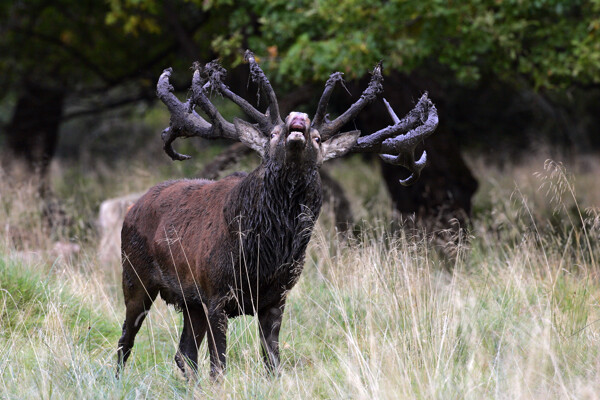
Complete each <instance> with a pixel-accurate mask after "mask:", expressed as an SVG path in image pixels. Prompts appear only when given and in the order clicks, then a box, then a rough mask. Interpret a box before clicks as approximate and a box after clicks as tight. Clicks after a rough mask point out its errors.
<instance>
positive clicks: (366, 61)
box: [107, 0, 600, 88]
mask: <svg viewBox="0 0 600 400" xmlns="http://www.w3.org/2000/svg"><path fill="white" fill-rule="evenodd" d="M188 2H189V3H192V4H194V5H195V6H197V7H199V8H201V9H202V10H203V11H204V12H205V13H206V15H207V18H208V21H212V20H218V21H221V22H222V23H221V24H218V25H217V24H214V25H211V28H212V29H211V30H210V31H208V32H206V33H208V35H207V37H208V38H210V39H209V40H208V42H209V43H210V47H211V50H213V51H215V52H216V53H217V54H219V55H221V56H222V57H224V58H231V57H232V56H235V57H236V62H239V61H240V60H241V57H242V50H243V49H244V46H248V47H250V48H252V49H253V50H254V51H255V52H256V53H257V54H259V55H260V56H264V60H263V61H264V64H265V65H267V68H269V69H270V70H271V73H276V74H277V75H278V77H279V78H280V79H281V78H283V77H284V78H285V79H287V80H291V81H293V82H295V83H299V82H303V81H306V80H323V79H326V78H327V76H328V75H329V74H330V73H331V72H332V71H334V70H339V71H342V72H344V73H346V74H347V76H348V77H350V78H353V77H357V76H361V75H362V74H364V72H365V71H366V70H368V69H370V68H371V67H372V65H374V64H375V63H376V62H377V61H379V60H381V59H384V60H385V63H386V66H387V67H388V68H393V69H397V70H401V71H404V72H411V71H414V70H417V69H420V68H423V67H427V66H429V65H431V64H432V63H437V64H440V65H442V66H444V67H446V68H447V69H448V70H449V71H451V72H452V74H454V76H455V77H456V78H458V79H460V80H461V81H463V82H465V83H470V82H476V81H478V80H479V79H481V78H482V77H484V76H486V75H489V74H493V75H497V76H499V77H500V78H502V79H504V80H506V81H510V82H512V83H517V84H519V83H520V84H523V83H526V84H528V85H530V86H532V87H535V88H541V87H546V88H552V87H564V86H568V85H570V84H572V83H573V82H577V83H581V84H588V83H595V84H597V83H599V82H600V36H599V32H600V2H599V1H598V0H571V1H563V0H468V1H458V2H447V1H439V0H429V1H417V0H408V1H401V0H393V1H387V2H379V1H373V0H346V1H330V0H324V1H317V2H315V1H308V0H296V1H287V0H258V1H240V2H236V3H235V5H232V3H233V2H231V1H200V0H189V1H188ZM157 4H158V3H157V2H156V1H155V0H148V1H143V0H111V1H110V5H111V11H110V12H109V13H108V17H107V21H109V22H114V21H117V20H120V21H123V25H124V28H125V30H126V31H127V32H139V31H141V30H146V31H148V32H153V31H156V30H159V29H160V27H161V26H163V25H164V23H162V22H161V13H160V8H159V7H158V6H157ZM203 40H204V41H206V39H203ZM307 60H310V62H307Z"/></svg>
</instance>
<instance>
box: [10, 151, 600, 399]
mask: <svg viewBox="0 0 600 400" xmlns="http://www.w3.org/2000/svg"><path fill="white" fill-rule="evenodd" d="M346 162H347V163H349V164H350V165H348V164H335V165H334V166H333V167H332V174H333V175H334V176H336V177H337V178H339V179H340V180H341V181H342V183H343V184H344V186H346V188H347V190H348V193H349V194H350V195H351V196H352V202H353V204H352V205H353V207H354V210H355V212H356V215H357V217H358V219H359V220H363V221H364V226H365V229H364V230H363V231H362V233H361V236H360V237H359V238H357V239H351V240H340V238H338V237H336V235H335V233H334V232H333V231H332V228H331V225H330V223H329V214H330V213H329V211H328V210H324V212H323V215H322V217H321V219H320V221H319V223H318V225H317V227H316V230H315V232H314V235H313V238H312V241H311V244H310V247H309V251H308V253H307V258H306V263H305V270H304V273H303V275H302V277H301V279H300V281H299V283H298V285H297V286H296V287H295V288H294V289H293V291H292V292H291V295H290V298H289V301H288V307H287V309H286V314H285V317H284V323H283V329H282V334H281V347H282V364H283V368H282V374H281V376H280V377H278V378H273V377H270V376H268V375H266V374H265V373H264V368H263V366H262V360H261V357H260V348H259V341H258V332H257V323H256V321H255V320H254V319H253V318H249V317H245V318H238V319H236V320H234V321H233V322H232V323H230V329H229V334H228V344H229V347H228V371H227V374H226V376H225V378H224V380H223V381H222V383H220V384H213V383H211V382H210V380H209V379H208V370H209V366H208V357H207V351H206V344H205V343H204V344H203V345H202V348H201V351H200V354H201V357H200V358H201V359H200V374H199V378H198V379H197V380H196V381H193V382H188V381H186V380H185V379H184V378H183V377H182V376H181V374H180V373H179V371H178V370H177V368H176V366H175V363H174V362H173V356H174V354H175V349H176V346H177V343H178V339H179V333H180V329H181V315H180V314H178V313H176V312H175V311H174V310H173V309H171V308H168V307H166V306H165V305H164V303H163V302H162V301H160V300H159V301H157V302H156V303H155V307H154V308H153V309H152V312H151V313H150V316H149V317H148V318H147V319H146V322H145V323H144V326H143V327H142V330H141V331H140V333H139V335H138V337H137V339H136V345H135V347H134V349H133V354H132V356H131V358H130V361H129V363H128V365H127V367H126V369H125V371H124V373H123V376H122V378H121V379H120V380H116V379H115V378H114V372H115V362H116V354H115V353H116V344H117V340H118V338H119V336H120V326H121V323H122V322H123V317H124V306H123V303H122V294H121V293H120V267H119V265H118V264H117V263H115V264H114V265H113V264H111V265H100V263H99V262H98V260H97V256H96V251H97V249H96V248H95V243H96V242H97V236H96V233H95V230H94V228H93V218H94V215H95V213H96V212H97V207H98V204H99V201H100V200H101V199H102V198H103V197H107V196H113V195H119V194H125V193H128V192H132V191H136V190H141V189H143V188H147V187H149V186H150V185H151V184H152V183H154V182H156V181H158V180H161V179H163V178H166V177H176V176H181V175H183V174H185V173H189V170H188V171H187V172H186V171H182V170H180V169H179V170H178V169H177V168H190V169H192V167H190V166H186V167H180V166H173V167H164V168H162V167H160V168H158V169H154V170H152V171H151V172H149V171H148V169H146V168H143V167H135V166H128V167H127V168H120V169H106V170H104V171H103V170H102V169H98V171H97V172H95V175H89V174H81V173H77V172H73V171H71V170H69V169H66V168H65V169H63V170H60V171H55V172H54V174H55V180H54V187H55V188H56V190H57V193H58V194H59V195H60V196H61V197H62V198H63V199H66V200H65V203H64V208H65V210H66V217H68V218H70V220H71V224H70V227H69V228H68V229H66V230H65V231H64V232H58V233H57V232H54V233H49V232H47V231H46V229H45V228H44V227H43V226H42V225H41V224H40V223H39V212H38V211H36V210H37V209H38V208H39V207H37V200H36V198H35V196H34V195H33V194H32V193H33V192H32V191H31V190H28V189H27V188H23V189H19V190H15V189H14V188H9V187H6V186H4V187H1V188H0V189H1V191H0V196H1V198H0V228H1V229H2V230H3V236H0V238H2V240H0V398H3V399H4V398H7V399H12V398H15V399H16V398H18V399H21V398H35V399H38V398H44V399H50V398H56V399H63V398H86V399H87V398H102V399H105V398H119V399H120V398H127V399H129V398H157V399H160V398H196V397H200V398H213V399H223V398H252V399H262V398H269V399H271V398H285V399H289V398H306V399H313V398H317V399H330V398H334V399H337V398H339V399H342V398H343V399H348V398H353V399H373V398H382V399H398V398H422V399H431V398H438V399H452V398H460V399H462V398H469V399H482V398H506V399H516V398H536V399H537V398H539V399H548V398H560V399H565V398H577V399H582V398H589V399H595V398H598V397H599V393H600V307H599V304H598V301H599V299H600V282H599V279H598V278H599V273H600V269H599V266H598V263H599V262H600V244H599V243H598V238H599V233H600V213H599V209H598V208H597V207H598V205H600V181H599V180H598V176H599V173H600V161H599V160H596V159H585V160H580V161H579V162H578V163H573V164H570V165H569V166H568V167H564V166H562V165H561V164H558V163H554V162H549V161H548V162H544V157H533V159H530V160H529V161H528V163H527V164H524V165H518V166H513V167H510V168H509V169H508V168H505V169H499V168H494V167H490V166H487V165H486V164H485V162H484V161H483V160H474V161H472V165H473V166H474V170H475V171H477V173H478V178H479V180H480V184H481V187H480V191H479V192H478V194H477V196H476V198H475V205H474V221H473V227H472V230H471V231H470V236H469V238H468V240H466V241H465V243H463V244H462V245H461V246H460V248H459V251H458V253H457V257H456V258H455V259H453V260H451V264H452V268H451V270H449V269H447V268H446V267H444V266H442V263H441V262H440V259H439V253H438V252H437V251H436V249H435V248H433V246H432V245H430V244H428V243H425V242H423V241H422V240H420V239H416V238H411V237H406V236H404V235H402V234H393V233H392V232H390V229H389V227H390V220H391V218H392V217H391V212H390V203H389V199H388V198H387V196H386V193H385V189H384V187H383V185H382V183H381V182H380V181H379V175H378V173H377V168H376V167H374V166H373V165H367V164H364V163H363V162H362V161H361V160H360V159H358V158H353V159H350V160H348V161H346ZM349 169H351V170H352V172H353V173H352V175H351V176H349V175H348V174H347V171H348V170H349ZM117 171H118V172H117ZM114 182H123V183H122V184H120V186H119V185H115V184H114ZM65 238H66V239H71V240H74V241H76V242H77V243H78V244H80V246H81V248H82V250H81V251H80V253H79V254H77V255H76V256H75V257H73V258H70V259H64V258H62V257H58V256H57V255H56V251H55V250H54V248H53V243H54V242H55V241H56V240H59V239H63V240H64V239H65Z"/></svg>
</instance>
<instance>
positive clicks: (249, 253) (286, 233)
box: [236, 161, 322, 285]
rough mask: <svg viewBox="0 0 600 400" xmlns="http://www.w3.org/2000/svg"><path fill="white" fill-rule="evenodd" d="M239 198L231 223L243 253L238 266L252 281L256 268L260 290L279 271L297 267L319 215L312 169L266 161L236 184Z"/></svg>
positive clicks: (315, 173) (318, 184) (318, 182)
mask: <svg viewBox="0 0 600 400" xmlns="http://www.w3.org/2000/svg"><path fill="white" fill-rule="evenodd" d="M239 195H240V196H239V201H240V204H239V208H238V210H239V212H238V213H237V215H236V216H239V218H240V219H239V220H238V221H236V224H237V227H239V228H241V229H240V231H241V232H242V238H241V240H242V241H243V246H242V248H243V249H244V254H240V257H241V260H240V261H241V262H242V263H245V265H246V268H247V269H248V272H249V273H250V274H251V275H250V276H256V275H255V274H256V271H257V269H258V273H259V278H260V281H261V285H262V284H268V283H270V282H271V281H272V280H273V279H276V278H277V276H278V275H279V272H289V271H290V268H301V267H302V262H303V261H304V253H305V250H306V246H307V245H308V241H309V240H310V236H311V233H312V229H313V227H314V224H315V221H316V219H317V217H318V216H319V212H320V211H321V202H322V193H321V179H320V176H319V172H318V170H317V169H316V168H314V167H313V168H310V169H307V168H302V167H301V166H294V167H290V166H282V165H280V164H277V163H274V162H268V161H267V162H266V163H264V164H262V165H261V166H260V167H258V168H257V169H256V170H255V171H253V172H252V173H251V174H250V175H248V177H247V178H246V179H245V180H244V181H243V182H242V183H241V184H240V192H239ZM298 272H299V271H298ZM284 275H285V274H284Z"/></svg>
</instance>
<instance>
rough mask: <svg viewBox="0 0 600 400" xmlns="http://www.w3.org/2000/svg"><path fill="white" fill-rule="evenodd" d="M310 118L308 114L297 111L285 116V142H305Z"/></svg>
mask: <svg viewBox="0 0 600 400" xmlns="http://www.w3.org/2000/svg"><path fill="white" fill-rule="evenodd" d="M309 125H310V119H309V118H308V115H306V114H304V113H299V112H292V113H290V115H289V116H288V118H287V126H288V136H287V143H289V144H292V143H298V144H303V143H306V140H307V137H306V136H307V135H308V127H309Z"/></svg>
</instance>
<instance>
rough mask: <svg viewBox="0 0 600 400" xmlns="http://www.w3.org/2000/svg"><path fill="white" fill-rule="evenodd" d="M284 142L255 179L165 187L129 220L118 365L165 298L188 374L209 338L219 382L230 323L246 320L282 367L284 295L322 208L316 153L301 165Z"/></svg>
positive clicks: (305, 153)
mask: <svg viewBox="0 0 600 400" xmlns="http://www.w3.org/2000/svg"><path fill="white" fill-rule="evenodd" d="M282 136H284V139H282V141H281V143H277V142H276V143H273V144H272V149H271V153H273V155H267V157H266V160H265V161H264V162H263V164H262V165H261V166H259V167H258V168H257V169H256V170H255V171H253V172H252V173H250V174H245V173H236V174H233V175H231V176H228V177H226V178H224V179H222V180H220V181H216V182H214V181H208V180H179V181H169V182H164V183H161V184H159V185H157V186H155V187H153V188H152V189H150V190H149V191H148V192H147V193H146V194H145V195H144V196H142V198H140V200H139V201H138V202H137V203H136V204H135V205H134V206H133V207H132V208H131V209H130V210H129V212H128V213H127V215H126V217H125V221H124V224H123V230H122V250H123V291H124V294H125V303H126V307H127V315H126V320H125V323H124V324H123V336H122V338H121V340H120V341H119V365H122V364H124V362H125V361H126V359H127V358H128V356H129V353H130V350H131V347H132V346H133V341H134V337H135V334H136V333H137V331H138V330H139V327H140V325H141V323H142V321H143V319H144V316H145V314H146V312H147V311H148V310H149V308H150V306H151V304H152V302H153V301H154V299H155V298H156V296H157V295H158V294H159V293H160V295H161V297H162V298H163V299H164V300H165V301H166V302H167V303H169V304H173V305H175V307H177V308H178V309H180V310H183V314H184V329H183V333H182V337H181V342H180V345H179V351H178V354H177V356H176V361H177V364H178V365H179V367H180V368H181V369H182V370H184V372H185V364H186V362H188V363H189V364H190V365H191V366H192V368H193V369H195V368H196V365H197V348H198V346H199V344H200V342H201V341H202V339H203V337H204V335H205V332H208V335H209V351H210V358H211V375H212V376H213V377H214V376H216V375H218V374H219V373H220V372H221V371H222V370H223V368H224V366H225V331H226V325H227V319H228V318H231V317H235V316H238V315H243V314H247V315H254V314H258V318H259V323H260V326H261V333H262V335H261V336H262V344H263V354H264V358H265V362H266V365H267V366H268V368H270V369H272V368H276V367H277V366H278V363H279V350H278V333H279V326H280V324H281V317H282V314H283V308H284V305H285V298H286V294H287V292H288V290H289V289H291V288H292V286H293V285H294V284H295V283H296V281H297V279H298V277H299V275H300V273H301V271H302V265H303V261H304V253H305V251H306V246H307V245H308V241H309V239H310V235H311V232H312V229H313V226H314V221H315V219H316V218H317V216H318V214H319V211H320V207H321V199H322V195H321V181H320V177H319V174H318V164H317V152H316V150H315V149H314V145H312V144H311V143H310V141H309V143H307V146H306V147H305V148H302V149H299V150H297V151H296V153H298V154H297V155H296V156H294V155H293V154H291V153H293V152H292V151H290V150H289V149H287V148H286V147H285V135H282ZM306 138H307V139H308V133H307V136H306ZM192 332H193V333H192Z"/></svg>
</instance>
